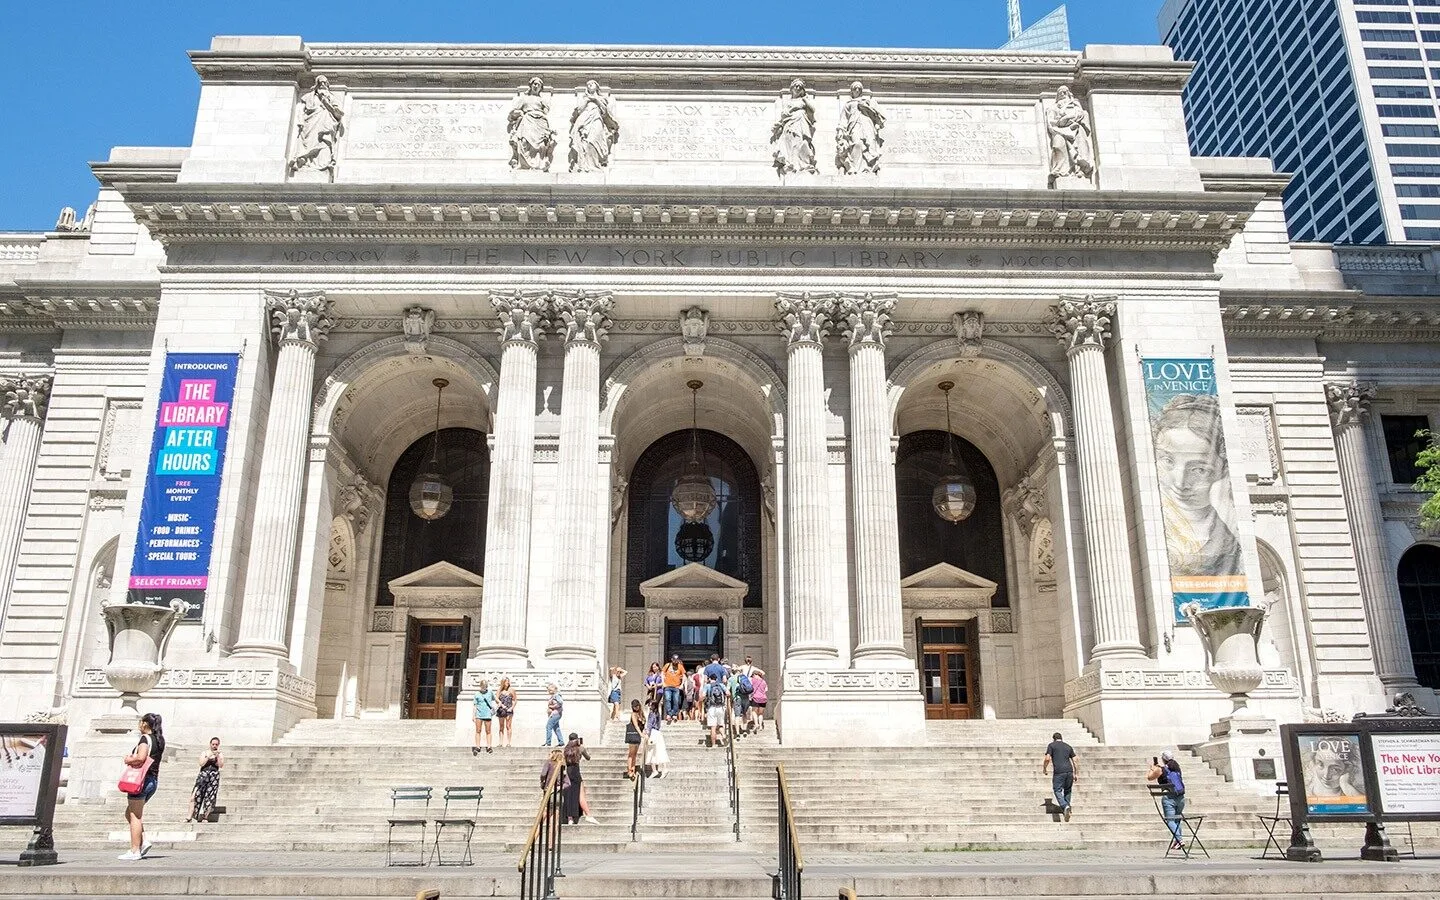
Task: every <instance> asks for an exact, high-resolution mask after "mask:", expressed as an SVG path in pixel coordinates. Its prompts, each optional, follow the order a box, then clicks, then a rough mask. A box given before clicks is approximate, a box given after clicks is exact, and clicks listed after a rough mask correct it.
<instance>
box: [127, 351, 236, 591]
mask: <svg viewBox="0 0 1440 900" xmlns="http://www.w3.org/2000/svg"><path fill="white" fill-rule="evenodd" d="M239 365H240V358H239V356H237V355H235V354H220V353H167V354H166V355H165V374H164V379H163V381H162V382H161V386H160V404H159V409H158V410H157V412H156V417H155V433H154V436H153V438H152V439H151V443H150V463H149V465H148V466H147V467H146V470H145V491H144V495H143V497H142V500H141V507H140V533H139V535H138V537H137V538H136V541H135V559H134V562H133V564H132V565H131V567H130V582H129V584H128V585H127V587H128V595H127V596H128V599H129V601H130V602H131V603H151V604H155V605H158V606H169V605H170V603H171V601H172V600H183V601H185V602H186V603H189V604H190V611H189V615H190V616H191V617H192V618H195V617H198V616H199V615H200V611H201V610H202V609H203V607H204V603H205V592H206V589H207V588H208V586H209V580H210V550H211V546H212V545H213V543H214V537H215V517H216V513H217V512H218V511H219V507H220V482H221V476H222V474H223V472H224V468H225V444H226V439H227V438H228V436H229V432H230V406H231V404H232V402H233V401H234V397H235V374H236V371H237V369H238V368H239Z"/></svg>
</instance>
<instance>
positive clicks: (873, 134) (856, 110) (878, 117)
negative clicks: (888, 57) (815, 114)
mask: <svg viewBox="0 0 1440 900" xmlns="http://www.w3.org/2000/svg"><path fill="white" fill-rule="evenodd" d="M884 131H885V116H884V115H883V114H882V113H881V112H880V110H879V108H877V107H876V106H875V101H874V99H872V98H871V97H870V94H869V92H867V91H866V90H865V85H863V84H861V83H860V82H858V81H852V82H850V96H849V98H847V99H846V100H845V101H844V103H843V104H842V105H841V107H840V126H839V127H838V128H836V129H835V166H836V167H837V168H838V169H839V170H840V171H841V172H844V173H845V174H846V175H854V174H856V173H859V172H879V171H880V154H881V148H882V147H884V146H885V136H884Z"/></svg>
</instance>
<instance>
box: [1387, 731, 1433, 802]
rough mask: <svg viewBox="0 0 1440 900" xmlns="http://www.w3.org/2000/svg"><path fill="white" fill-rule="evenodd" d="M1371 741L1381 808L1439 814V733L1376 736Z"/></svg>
mask: <svg viewBox="0 0 1440 900" xmlns="http://www.w3.org/2000/svg"><path fill="white" fill-rule="evenodd" d="M1370 742H1371V747H1372V748H1373V749H1374V752H1375V790H1376V793H1378V794H1379V795H1380V808H1381V809H1383V810H1384V811H1385V812H1386V813H1390V814H1393V813H1431V814H1434V815H1440V734H1426V735H1419V734H1417V735H1399V734H1384V735H1381V734H1377V735H1375V736H1374V737H1372V738H1371V739H1370Z"/></svg>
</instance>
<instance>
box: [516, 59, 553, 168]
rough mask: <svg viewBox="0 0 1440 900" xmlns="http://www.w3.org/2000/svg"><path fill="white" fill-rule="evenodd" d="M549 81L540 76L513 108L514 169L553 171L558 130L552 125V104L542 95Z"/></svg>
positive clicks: (531, 83) (521, 95)
mask: <svg viewBox="0 0 1440 900" xmlns="http://www.w3.org/2000/svg"><path fill="white" fill-rule="evenodd" d="M544 88H545V82H543V81H542V80H540V78H539V77H538V76H537V77H535V78H532V79H530V83H529V84H527V85H526V86H525V90H524V91H523V92H522V93H521V94H519V95H518V96H517V97H516V98H515V103H514V105H512V106H511V107H510V115H509V117H508V120H507V121H508V128H509V131H510V168H512V169H533V170H535V171H539V172H548V171H550V164H551V163H552V162H554V160H555V132H554V130H553V129H551V127H550V104H549V103H547V102H545V98H544V97H542V96H541V95H540V92H541V91H542V90H544Z"/></svg>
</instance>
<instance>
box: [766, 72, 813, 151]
mask: <svg viewBox="0 0 1440 900" xmlns="http://www.w3.org/2000/svg"><path fill="white" fill-rule="evenodd" d="M810 98H811V94H810V91H809V89H808V88H806V87H805V82H804V81H803V80H801V79H799V78H797V79H795V80H794V81H792V82H790V90H789V93H788V95H785V96H781V98H780V100H779V102H778V103H777V105H776V116H775V124H774V125H773V126H771V129H770V144H771V147H772V149H773V151H774V154H775V171H777V172H779V173H780V174H781V175H789V174H792V173H795V172H810V173H812V174H813V173H814V172H815V171H816V169H815V104H814V102H813V101H812V100H811V99H810Z"/></svg>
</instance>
